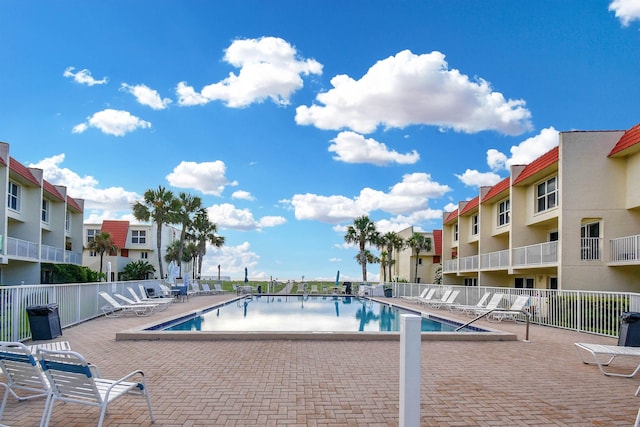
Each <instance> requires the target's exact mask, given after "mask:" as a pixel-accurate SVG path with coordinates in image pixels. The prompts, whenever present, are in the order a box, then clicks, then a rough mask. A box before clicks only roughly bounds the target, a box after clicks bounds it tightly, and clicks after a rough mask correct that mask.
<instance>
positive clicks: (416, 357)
mask: <svg viewBox="0 0 640 427" xmlns="http://www.w3.org/2000/svg"><path fill="white" fill-rule="evenodd" d="M421 323H422V319H421V318H420V316H416V315H414V314H402V315H400V404H399V407H400V417H399V418H400V423H399V427H418V426H419V425H420V356H421V354H420V353H421V347H422V335H421V329H422V327H421Z"/></svg>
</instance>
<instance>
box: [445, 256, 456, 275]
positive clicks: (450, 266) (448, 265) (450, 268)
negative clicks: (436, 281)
mask: <svg viewBox="0 0 640 427" xmlns="http://www.w3.org/2000/svg"><path fill="white" fill-rule="evenodd" d="M457 271H458V260H457V259H450V260H448V261H445V262H444V263H442V272H443V273H456V272H457Z"/></svg>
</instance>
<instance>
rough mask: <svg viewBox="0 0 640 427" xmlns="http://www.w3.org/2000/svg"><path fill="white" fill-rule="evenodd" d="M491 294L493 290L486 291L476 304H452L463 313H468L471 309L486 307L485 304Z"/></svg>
mask: <svg viewBox="0 0 640 427" xmlns="http://www.w3.org/2000/svg"><path fill="white" fill-rule="evenodd" d="M489 296H491V292H485V293H484V295H482V297H481V298H480V299H479V300H478V302H477V303H476V304H474V305H468V304H454V305H452V306H451V309H452V310H456V311H460V312H462V313H467V311H469V310H471V311H473V310H476V309H480V308H484V306H485V304H486V303H487V300H488V299H489Z"/></svg>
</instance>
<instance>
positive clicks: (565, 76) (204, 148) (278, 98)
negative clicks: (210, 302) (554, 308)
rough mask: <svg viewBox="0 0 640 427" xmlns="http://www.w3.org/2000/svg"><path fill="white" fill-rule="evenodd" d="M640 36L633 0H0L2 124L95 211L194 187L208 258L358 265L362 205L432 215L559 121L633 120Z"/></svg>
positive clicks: (551, 133) (355, 275)
mask: <svg viewBox="0 0 640 427" xmlns="http://www.w3.org/2000/svg"><path fill="white" fill-rule="evenodd" d="M639 50H640V0H614V1H605V0H602V1H596V0H590V1H584V0H575V1H574V0H564V1H545V0H539V1H535V2H534V1H530V2H513V1H498V0H490V1H483V2H472V1H410V0H405V1H379V0H368V1H333V0H323V1H297V0H296V1H263V0H262V1H237V2H222V1H213V2H203V1H185V0H182V1H176V0H166V1H133V2H132V1H108V2H86V1H82V2H80V1H72V0H69V1H63V2H49V1H32V2H23V1H14V0H5V1H2V2H0V61H1V62H0V63H1V64H2V65H1V67H0V96H1V98H0V99H1V102H0V140H2V141H5V142H8V143H9V144H10V145H11V152H10V153H11V155H12V156H13V157H14V158H16V159H17V160H18V161H20V162H22V163H23V164H25V165H28V166H33V167H40V168H43V169H44V171H45V178H46V179H47V180H48V181H50V182H52V183H54V184H59V185H65V186H67V187H68V189H69V192H70V194H71V195H72V196H74V197H77V198H83V199H85V220H91V221H94V220H100V219H103V218H104V219H129V220H133V218H132V215H131V211H130V206H131V204H132V203H133V202H134V201H136V200H139V199H140V198H141V195H142V194H143V193H144V191H145V190H147V189H150V188H154V189H155V188H157V187H158V186H159V185H163V186H165V187H167V188H169V189H171V190H173V191H174V192H175V193H176V194H177V193H178V192H180V191H186V192H189V193H192V194H195V195H198V196H200V197H202V199H203V202H204V205H205V206H206V207H207V208H208V211H209V217H210V218H211V219H212V220H213V221H215V222H216V223H217V224H218V227H219V231H220V234H221V235H223V236H225V238H226V245H225V247H224V248H223V249H221V250H214V249H210V250H209V251H208V254H207V257H206V259H205V264H204V267H203V268H204V269H205V270H206V271H204V272H203V274H211V275H215V274H217V265H218V264H220V265H221V272H222V274H223V275H228V276H231V277H232V278H236V279H239V278H242V277H243V275H244V268H245V267H247V268H248V270H249V276H250V277H251V278H254V279H269V278H270V277H272V278H274V279H276V278H277V279H280V280H284V279H294V280H299V279H300V278H301V277H302V276H304V277H305V278H306V279H322V278H325V279H329V280H333V278H335V274H336V271H337V270H340V272H341V278H343V279H344V280H348V279H352V280H360V268H359V266H358V265H357V263H356V261H355V259H354V256H355V255H356V252H357V249H356V248H354V247H351V246H347V245H345V244H344V239H343V236H344V233H345V228H346V226H347V225H349V224H351V223H352V222H353V218H355V217H357V216H360V215H363V214H367V215H369V216H370V217H371V218H372V219H373V220H374V221H376V223H377V225H378V229H380V230H381V231H389V230H394V231H399V230H401V229H404V228H406V227H408V226H411V225H412V226H414V227H416V228H417V229H419V230H426V231H428V230H433V229H439V228H441V226H442V213H443V212H445V211H450V210H452V209H454V208H455V207H456V206H457V203H458V202H459V201H461V200H467V199H470V198H473V197H475V196H476V195H477V194H478V188H479V186H482V185H493V184H495V183H496V182H498V181H499V180H500V179H502V178H504V177H506V176H508V167H509V165H511V164H526V163H528V162H530V161H531V160H533V159H535V158H536V157H538V156H539V155H541V154H543V153H544V152H546V151H548V150H549V149H551V148H552V147H553V146H554V145H557V140H558V138H557V132H558V131H567V130H609V129H616V130H618V129H628V128H630V127H632V126H633V125H635V124H637V123H638V122H640V116H639V115H638V113H637V112H638V111H640V84H639V83H640V80H639V77H638V75H639V74H638V72H639V71H640V55H638V52H639ZM368 270H369V279H370V280H376V279H377V278H378V274H377V273H378V270H379V268H378V266H369V269H368Z"/></svg>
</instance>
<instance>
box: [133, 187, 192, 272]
mask: <svg viewBox="0 0 640 427" xmlns="http://www.w3.org/2000/svg"><path fill="white" fill-rule="evenodd" d="M179 204H180V202H179V201H178V200H177V199H176V198H175V197H174V196H173V193H172V192H171V191H170V190H167V189H165V188H164V187H163V186H161V185H160V186H158V189H157V190H147V191H145V192H144V197H143V200H142V201H137V202H135V203H134V204H133V216H134V217H135V218H136V219H137V220H138V221H145V222H148V221H149V219H151V220H152V221H153V222H155V223H156V226H157V228H158V229H157V235H156V245H157V248H156V249H157V252H158V265H159V268H160V278H164V271H163V269H162V226H163V225H164V224H175V223H176V222H177V218H176V216H177V215H176V212H177V211H178V209H179Z"/></svg>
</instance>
